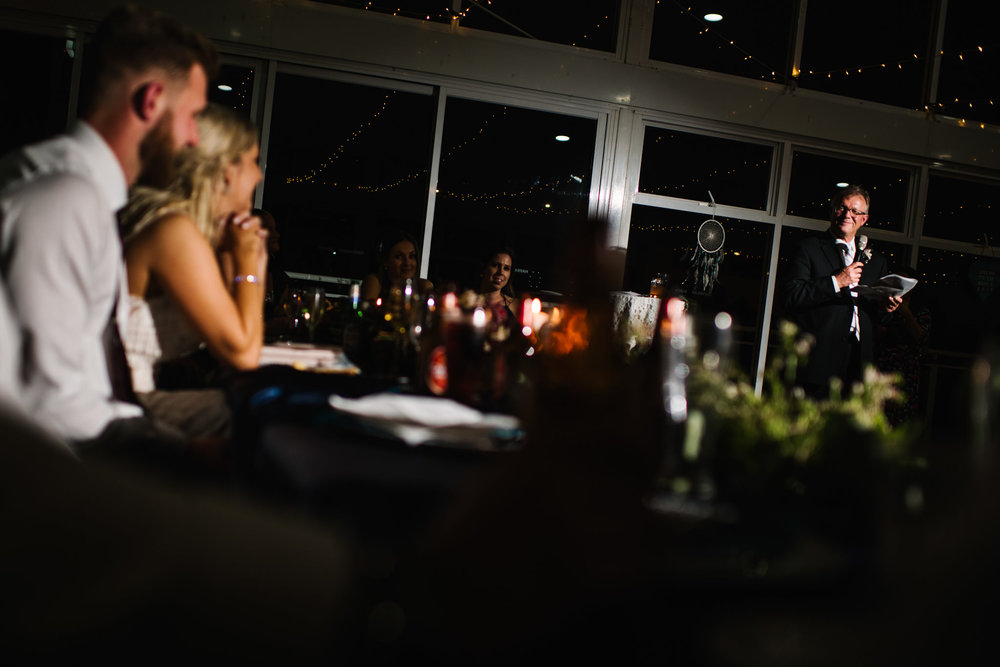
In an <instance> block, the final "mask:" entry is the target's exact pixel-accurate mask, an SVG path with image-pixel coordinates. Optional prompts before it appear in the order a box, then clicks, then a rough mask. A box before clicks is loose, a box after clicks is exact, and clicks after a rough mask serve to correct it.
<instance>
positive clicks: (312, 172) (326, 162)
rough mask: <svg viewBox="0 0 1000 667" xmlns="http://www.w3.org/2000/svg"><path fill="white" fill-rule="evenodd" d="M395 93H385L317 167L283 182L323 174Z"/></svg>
mask: <svg viewBox="0 0 1000 667" xmlns="http://www.w3.org/2000/svg"><path fill="white" fill-rule="evenodd" d="M395 94H396V91H395V90H393V91H392V92H390V93H388V94H386V96H385V97H383V98H382V105H381V106H380V107H379V109H378V111H376V112H375V113H374V114H372V117H371V118H369V119H368V120H367V121H365V122H363V123H361V125H360V126H358V127H357V128H356V129H355V130H354V131H353V132H351V134H349V135H348V137H347V138H346V139H345V140H344V141H343V142H342V143H341V144H340V146H338V147H337V148H336V149H335V150H334V151H333V153H331V154H330V155H329V156H328V157H327V158H326V159H325V160H323V161H322V162H321V163H320V164H319V166H318V167H314V168H313V169H311V170H309V172H307V173H306V174H305V175H304V176H289V177H287V178H286V179H285V183H306V182H309V181H312V180H315V179H317V178H318V177H319V176H320V175H321V174H323V173H324V172H325V171H326V170H327V169H329V168H330V167H331V166H332V165H333V163H334V162H336V161H337V160H339V159H340V158H341V157H342V156H343V155H344V151H345V150H347V146H348V144H351V143H353V142H355V141H357V140H358V139H359V138H360V137H361V136H362V135H363V134H364V131H365V130H366V129H368V128H370V127H371V126H372V125H373V124H374V123H375V121H376V120H378V118H379V117H380V116H381V115H382V113H383V112H385V110H386V108H387V107H388V106H389V100H390V98H391V97H392V96H393V95H395Z"/></svg>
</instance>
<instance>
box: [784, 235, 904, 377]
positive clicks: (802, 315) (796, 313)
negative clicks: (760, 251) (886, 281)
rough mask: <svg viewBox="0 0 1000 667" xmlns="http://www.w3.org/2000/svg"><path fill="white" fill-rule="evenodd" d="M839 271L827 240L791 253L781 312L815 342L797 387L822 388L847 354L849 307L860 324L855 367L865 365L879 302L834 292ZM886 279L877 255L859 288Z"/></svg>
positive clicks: (837, 253)
mask: <svg viewBox="0 0 1000 667" xmlns="http://www.w3.org/2000/svg"><path fill="white" fill-rule="evenodd" d="M843 268H844V260H843V253H842V252H841V250H840V249H839V248H838V247H837V243H836V241H835V240H834V238H833V237H832V236H831V235H830V234H822V235H817V236H813V237H809V238H806V239H804V240H803V241H802V242H801V243H800V244H799V246H798V248H796V250H795V251H794V252H793V253H792V257H791V266H790V267H789V270H788V279H787V281H786V282H785V285H784V305H785V312H786V313H788V315H789V316H790V317H791V318H792V319H793V320H794V321H795V323H796V324H797V325H798V326H799V328H800V329H801V330H803V331H807V332H809V333H811V334H812V335H813V336H814V337H815V338H816V344H815V345H814V346H813V348H812V350H811V351H810V353H809V360H808V362H807V363H806V366H805V367H804V368H802V369H800V371H799V374H798V378H797V381H798V383H799V384H801V385H804V386H805V385H819V386H826V385H827V383H828V382H829V379H830V377H831V376H832V375H834V374H835V372H836V371H835V369H836V368H838V367H839V364H840V362H841V360H843V359H844V358H845V356H844V355H847V354H850V345H851V341H850V339H849V337H848V336H849V335H850V334H849V332H850V327H851V318H852V316H853V313H854V308H853V306H854V303H855V301H856V302H857V304H858V318H859V320H860V323H861V361H862V363H863V364H864V363H871V361H872V359H873V353H872V334H873V333H874V331H873V328H874V321H877V319H878V318H880V317H881V312H882V305H881V303H880V302H878V301H876V300H874V299H870V298H865V297H859V298H857V299H854V298H852V297H851V290H849V289H842V290H840V291H836V290H835V289H834V284H833V280H832V279H831V278H832V276H833V275H834V274H836V273H838V272H839V271H840V270H841V269H843ZM887 273H888V268H887V263H886V261H885V258H884V257H882V256H881V255H879V254H877V253H873V254H872V258H871V260H870V261H869V262H868V263H867V264H866V265H865V268H864V270H863V271H862V273H861V284H862V285H871V284H872V283H874V282H876V281H877V280H878V279H879V278H881V277H882V276H884V275H886V274H887Z"/></svg>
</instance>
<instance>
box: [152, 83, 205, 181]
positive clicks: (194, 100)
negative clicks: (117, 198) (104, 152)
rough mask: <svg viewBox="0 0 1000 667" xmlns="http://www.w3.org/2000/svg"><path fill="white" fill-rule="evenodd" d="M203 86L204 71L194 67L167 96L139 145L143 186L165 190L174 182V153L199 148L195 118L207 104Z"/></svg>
mask: <svg viewBox="0 0 1000 667" xmlns="http://www.w3.org/2000/svg"><path fill="white" fill-rule="evenodd" d="M206 86H207V77H206V76H205V70H203V69H202V67H201V65H194V66H193V67H192V68H191V71H190V72H189V73H188V77H187V80H186V81H185V82H184V83H183V84H177V90H176V91H174V92H172V93H168V94H167V97H166V99H167V104H166V108H165V109H164V110H163V113H162V115H161V116H160V118H159V120H157V121H156V124H155V125H154V126H153V127H152V128H151V129H150V130H149V133H148V134H147V135H146V137H145V138H144V139H143V140H142V143H141V144H140V145H139V159H140V160H141V161H142V171H141V173H140V174H139V181H140V182H141V183H143V184H144V185H149V186H152V187H156V188H165V187H166V186H167V185H169V184H170V181H172V180H173V176H174V158H175V157H176V155H177V152H178V151H179V150H180V149H182V148H184V147H185V146H197V145H198V123H197V117H198V114H199V113H200V112H201V110H202V109H204V108H205V104H206V103H207V98H206Z"/></svg>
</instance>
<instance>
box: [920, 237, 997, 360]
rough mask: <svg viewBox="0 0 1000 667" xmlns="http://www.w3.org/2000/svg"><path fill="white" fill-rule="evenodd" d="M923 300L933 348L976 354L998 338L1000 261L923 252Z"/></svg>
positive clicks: (943, 251)
mask: <svg viewBox="0 0 1000 667" xmlns="http://www.w3.org/2000/svg"><path fill="white" fill-rule="evenodd" d="M917 269H918V272H919V274H920V279H921V285H919V286H918V287H919V288H920V290H921V296H922V297H923V298H924V299H925V300H926V301H928V302H929V305H930V307H931V312H932V315H933V318H934V324H933V325H932V327H931V347H934V348H939V349H944V350H949V351H952V352H961V353H972V354H975V353H978V352H981V351H982V346H983V344H984V343H985V342H987V341H988V340H991V339H993V340H994V342H995V336H996V335H997V333H998V332H1000V304H998V303H997V301H998V300H1000V290H998V289H997V288H998V287H1000V257H998V256H994V255H992V254H989V255H973V254H970V253H961V252H955V251H952V250H938V249H935V248H921V249H920V258H919V260H918V263H917Z"/></svg>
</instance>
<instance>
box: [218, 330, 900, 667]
mask: <svg viewBox="0 0 1000 667" xmlns="http://www.w3.org/2000/svg"><path fill="white" fill-rule="evenodd" d="M272 352H277V353H278V355H277V356H271V357H267V358H268V359H270V362H269V363H266V364H264V365H262V366H261V367H260V368H258V369H256V370H253V371H247V372H242V373H238V374H236V375H234V376H233V377H232V378H230V381H229V383H228V386H227V395H228V397H229V401H230V405H231V407H232V409H233V414H234V431H233V444H234V447H233V459H234V460H233V479H234V483H235V484H236V485H237V487H238V488H239V489H241V490H242V491H244V492H245V493H248V494H250V495H253V496H254V497H255V498H258V499H261V498H264V499H267V500H269V501H272V502H275V503H278V504H280V505H283V506H285V507H291V508H293V509H295V510H296V511H302V512H306V513H308V514H311V515H313V516H316V517H319V518H321V519H322V520H324V521H327V522H329V523H330V524H331V525H334V526H336V527H337V528H338V530H342V531H346V534H349V535H352V536H354V537H356V538H357V539H358V541H359V543H361V544H363V545H365V548H366V550H367V551H366V554H367V558H368V559H369V560H370V563H371V565H370V567H371V568H372V569H373V570H379V571H384V572H388V573H389V574H385V576H384V578H380V579H379V580H378V582H377V585H376V586H374V587H373V588H372V591H373V592H372V593H371V595H372V600H373V604H374V605H375V606H378V605H380V604H381V605H386V604H388V605H390V606H392V608H393V609H396V610H397V611H398V613H399V614H400V615H401V617H405V619H406V623H405V631H403V630H400V633H399V635H398V636H396V637H395V639H393V640H391V641H379V642H374V643H372V644H371V645H365V646H364V647H363V648H362V649H361V653H362V654H363V655H364V656H365V658H366V659H367V658H371V659H373V660H374V661H376V662H379V661H381V662H385V663H390V662H395V661H398V660H402V659H417V660H418V661H419V660H420V659H427V660H431V659H433V660H436V661H437V662H439V663H442V662H443V663H448V662H454V663H455V664H468V663H469V662H474V663H476V664H489V663H490V662H491V661H493V662H497V664H500V663H501V662H508V663H509V661H516V660H522V659H526V658H527V657H528V656H531V657H533V658H541V659H552V660H556V659H560V658H561V659H579V660H584V659H591V658H596V659H599V660H602V661H618V662H625V663H626V664H662V663H663V662H665V661H668V660H670V661H679V662H681V663H682V664H690V663H692V662H697V664H718V665H738V664H770V665H782V664H785V665H793V664H803V663H804V662H808V663H810V664H842V662H844V661H848V662H853V663H856V664H864V661H863V660H861V661H859V656H862V657H863V656H864V655H865V654H866V652H869V653H870V652H871V651H872V650H873V649H874V648H875V647H879V646H881V645H880V644H879V643H878V642H880V641H882V640H883V639H885V640H886V641H891V642H900V641H903V637H904V634H903V631H904V630H905V628H900V627H898V626H896V625H891V624H889V623H886V622H885V618H884V617H883V615H884V614H887V613H890V612H898V611H899V607H898V605H899V604H900V600H901V599H903V598H901V597H900V596H898V595H895V594H893V595H890V593H891V592H892V591H891V590H890V585H893V586H895V585H898V581H897V580H894V579H893V577H894V576H898V574H899V573H896V572H887V571H886V570H885V569H884V565H885V561H886V559H887V551H886V545H887V541H886V540H887V535H890V534H891V535H894V536H898V535H901V534H903V533H902V532H901V529H902V528H905V526H903V524H902V523H900V522H899V521H896V523H894V524H892V525H879V526H878V529H879V531H880V532H879V533H877V534H873V538H874V539H869V538H868V537H865V538H864V539H857V537H858V536H859V535H861V534H862V533H860V532H858V533H853V532H852V533H851V534H850V535H849V536H847V539H843V540H841V539H831V538H830V535H829V534H825V533H823V532H822V531H817V530H815V529H814V527H813V526H812V524H811V521H812V520H813V517H812V516H811V515H810V509H809V508H805V507H802V506H799V505H797V504H795V503H781V502H779V503H767V502H764V503H758V502H753V501H750V502H747V503H742V504H741V503H734V502H729V501H727V500H725V499H722V498H708V497H699V496H698V494H697V493H693V492H691V491H690V490H687V491H679V490H677V489H675V488H671V487H670V486H669V485H663V484H658V485H657V486H656V487H655V488H637V487H636V486H635V485H634V484H633V481H632V480H631V479H630V478H627V477H625V476H623V475H621V474H620V471H619V470H616V469H614V468H613V467H609V466H607V465H605V464H604V463H602V462H604V461H611V459H605V458H603V455H601V456H598V457H596V458H593V459H588V458H587V450H586V447H587V443H586V442H584V440H586V439H587V438H588V436H589V435H590V434H594V435H595V437H603V436H598V434H608V433H610V434H612V437H614V434H615V433H616V432H619V431H620V429H618V430H616V429H614V428H610V429H604V428H600V429H599V428H594V426H593V425H594V424H598V423H600V422H601V421H602V420H607V419H609V418H610V419H614V418H615V417H614V415H612V416H610V417H609V416H608V415H607V414H604V413H601V412H599V411H596V410H592V411H590V412H588V411H587V410H586V409H583V408H581V407H580V406H576V405H574V404H572V403H571V404H569V405H567V406H566V407H565V411H564V412H553V413H552V414H548V415H545V419H544V420H543V421H542V422H538V421H537V420H536V421H533V422H532V421H529V422H528V423H527V424H525V423H524V421H523V419H524V416H523V415H510V414H490V413H486V412H482V411H480V410H478V409H477V408H473V407H471V406H467V405H463V404H460V403H457V402H455V401H452V400H451V399H448V398H443V397H436V396H430V395H423V394H421V393H419V392H417V391H415V390H414V388H413V387H411V386H409V385H408V384H407V383H400V382H397V381H391V380H386V379H380V378H376V377H373V376H371V375H367V374H364V373H361V372H358V371H357V369H356V368H353V367H352V364H350V363H349V360H345V359H343V358H342V357H341V355H342V350H340V349H339V348H334V347H331V348H317V347H315V346H305V347H303V348H302V349H301V350H300V351H298V352H296V353H295V354H292V355H290V356H288V354H287V353H288V352H289V350H288V349H286V348H279V349H278V350H277V351H272ZM286 357H287V358H286ZM292 357H295V358H296V359H298V361H295V360H293V359H292ZM306 357H309V360H308V361H306V360H305V359H306ZM546 405H548V406H549V407H550V408H551V407H558V404H557V403H546ZM414 411H415V412H414ZM423 413H431V414H436V415H437V417H436V418H438V419H441V420H442V421H439V422H433V421H431V422H429V423H421V418H420V414H423ZM442 415H443V416H442ZM539 424H541V426H539ZM568 425H571V426H572V429H569V428H563V427H565V426H568ZM533 429H534V430H533ZM560 437H574V438H577V439H579V440H580V442H579V448H578V449H574V447H573V446H572V443H570V446H559V447H547V446H546V444H548V443H547V442H546V440H552V439H558V438H560ZM591 444H593V443H591ZM623 444H624V443H622V442H614V441H610V442H608V443H607V446H608V447H609V448H611V449H614V448H620V447H621V446H623ZM833 509H834V510H836V509H837V508H833ZM858 509H859V511H861V512H863V511H864V508H863V507H859V508H858ZM859 517H860V514H859ZM861 518H862V519H863V517H861ZM862 523H863V522H862ZM858 525H859V527H860V526H861V523H859V524H858ZM886 531H891V532H889V533H887V532H886ZM865 535H867V533H865ZM386 563H388V564H389V565H386ZM903 574H905V573H903ZM901 581H904V582H911V580H910V579H902V580H901ZM373 613H374V612H373ZM883 623H885V626H884V627H885V633H886V634H884V635H882V634H879V633H878V632H876V630H879V631H880V629H881V628H882V625H880V624H883ZM890 633H892V634H890ZM790 638H791V639H792V640H794V641H792V642H791V643H790ZM871 655H880V656H884V655H885V651H880V652H877V653H871ZM373 656H374V657H373Z"/></svg>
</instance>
